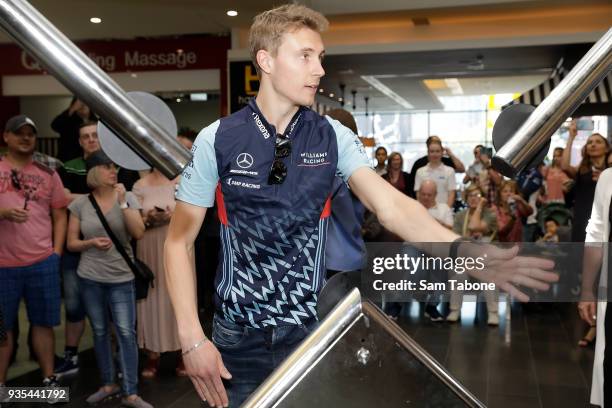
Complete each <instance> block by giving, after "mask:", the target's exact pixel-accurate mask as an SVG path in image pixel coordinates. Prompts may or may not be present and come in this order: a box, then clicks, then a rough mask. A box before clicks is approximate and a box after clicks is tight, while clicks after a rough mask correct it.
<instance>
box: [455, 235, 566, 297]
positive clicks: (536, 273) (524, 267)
mask: <svg viewBox="0 0 612 408" xmlns="http://www.w3.org/2000/svg"><path fill="white" fill-rule="evenodd" d="M464 245H466V246H468V248H467V251H466V252H467V253H470V254H471V253H473V255H471V256H474V257H477V256H482V255H483V254H486V258H485V259H486V261H485V268H484V269H482V270H477V269H472V270H470V271H468V273H469V274H470V275H472V276H474V277H475V278H477V279H479V280H481V281H486V282H492V283H495V285H496V286H497V287H498V288H499V289H501V290H503V291H504V292H507V293H508V294H510V295H511V296H513V297H515V298H516V299H517V300H519V301H521V302H528V301H529V296H527V295H526V294H525V293H524V292H522V291H521V289H519V287H520V286H524V287H527V288H531V289H535V290H539V291H546V290H548V289H549V288H550V285H549V284H550V283H553V282H557V281H558V280H559V276H558V275H557V274H556V273H554V272H551V270H552V268H553V267H554V266H555V263H554V262H553V261H551V260H549V259H542V258H536V257H527V256H518V250H519V248H518V246H514V247H512V248H508V249H502V248H497V247H496V246H494V245H486V246H480V245H477V244H464ZM461 252H463V250H462V251H461Z"/></svg>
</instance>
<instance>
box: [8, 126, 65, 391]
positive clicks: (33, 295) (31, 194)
mask: <svg viewBox="0 0 612 408" xmlns="http://www.w3.org/2000/svg"><path fill="white" fill-rule="evenodd" d="M36 133H37V129H36V125H35V124H34V122H33V121H32V120H31V119H30V118H28V117H26V116H25V115H19V116H15V117H12V118H11V119H9V120H8V121H7V123H6V126H5V129H4V134H3V138H4V142H5V143H6V144H7V154H6V156H4V157H2V158H0V231H2V235H3V237H4V239H2V240H0V309H2V311H3V314H4V325H5V328H6V329H7V332H8V333H7V334H8V336H7V341H6V344H5V345H2V346H0V386H1V385H3V384H4V383H5V382H6V375H7V371H8V365H9V360H10V356H11V351H12V348H13V341H14V340H13V335H12V333H11V332H12V330H13V328H14V326H15V321H16V319H17V314H18V310H19V304H20V302H21V298H22V297H23V298H25V302H26V306H27V310H28V318H29V320H30V324H31V326H32V344H33V346H34V351H35V353H36V357H37V358H38V362H39V364H40V368H41V371H42V374H43V377H44V379H43V384H44V385H45V386H55V385H57V381H56V378H55V376H54V375H53V360H54V346H55V338H54V334H53V326H57V325H58V324H59V323H60V304H61V298H60V277H59V263H60V256H61V254H62V250H63V247H64V240H65V237H66V219H67V218H66V204H67V202H66V196H65V194H64V187H63V185H62V182H61V180H60V177H59V176H58V174H57V173H56V172H55V171H54V170H52V169H50V168H48V167H47V166H45V165H43V164H41V163H38V162H36V161H34V160H33V159H32V157H33V153H34V149H35V146H36Z"/></svg>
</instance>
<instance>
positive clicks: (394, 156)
mask: <svg viewBox="0 0 612 408" xmlns="http://www.w3.org/2000/svg"><path fill="white" fill-rule="evenodd" d="M403 168H404V158H403V157H402V155H401V154H400V153H399V152H393V153H391V154H390V155H389V159H388V160H387V173H385V175H384V176H383V178H384V179H385V180H387V181H388V182H389V183H391V185H392V186H393V187H395V188H397V189H398V190H399V191H401V192H402V193H404V194H406V195H408V173H406V172H405V171H403Z"/></svg>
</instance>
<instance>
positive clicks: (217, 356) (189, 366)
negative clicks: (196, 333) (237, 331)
mask: <svg viewBox="0 0 612 408" xmlns="http://www.w3.org/2000/svg"><path fill="white" fill-rule="evenodd" d="M183 362H184V363H185V368H186V370H187V375H189V378H190V379H191V382H192V383H193V385H194V386H195V389H196V391H197V392H198V394H199V395H200V398H202V400H204V401H207V402H208V405H210V406H211V407H227V406H228V405H229V401H228V398H227V393H226V392H225V387H224V386H223V382H222V381H221V378H223V379H226V380H229V379H231V378H232V375H231V374H230V372H229V371H227V368H225V366H224V365H223V360H222V359H221V353H219V350H217V348H216V347H215V345H214V344H212V342H211V341H209V340H206V342H205V343H204V344H203V345H202V347H199V348H197V349H195V350H193V351H191V352H189V353H187V354H185V355H184V356H183Z"/></svg>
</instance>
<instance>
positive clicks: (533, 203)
mask: <svg viewBox="0 0 612 408" xmlns="http://www.w3.org/2000/svg"><path fill="white" fill-rule="evenodd" d="M568 130H569V136H568V140H567V146H566V147H565V148H561V147H557V148H555V149H554V150H553V152H552V158H551V159H550V163H549V164H547V165H545V164H544V163H541V164H540V165H539V166H538V167H537V168H534V169H529V170H526V171H524V172H523V173H521V174H519V176H518V177H517V178H516V180H509V179H506V178H505V177H503V176H502V175H501V174H500V173H499V172H497V171H495V169H493V168H492V166H491V150H490V149H488V148H486V147H485V146H483V145H477V146H475V147H474V150H473V153H474V161H473V163H471V164H469V165H468V166H467V169H466V168H465V166H464V164H463V163H462V162H461V160H460V159H458V158H457V157H456V156H455V155H454V154H453V153H452V152H451V150H450V149H449V148H448V147H445V146H443V144H442V141H441V139H440V138H439V137H437V136H430V137H429V138H427V140H426V142H425V144H426V148H427V156H424V157H421V158H419V159H418V160H416V161H415V163H414V165H413V166H412V169H411V170H410V172H409V173H407V172H405V171H404V165H403V159H402V155H401V153H399V152H392V153H390V154H388V153H387V149H386V148H385V147H383V146H378V147H377V148H376V149H375V155H374V157H375V161H376V165H375V166H374V169H375V171H376V173H377V174H379V175H381V176H382V177H383V178H384V179H385V180H387V181H388V182H389V183H391V185H393V186H394V187H395V188H396V189H398V190H399V191H401V192H402V193H403V194H406V195H408V196H411V197H414V198H416V199H417V200H418V201H419V202H420V203H421V204H422V205H423V206H424V207H425V208H426V209H427V210H428V212H429V213H430V214H431V215H432V216H433V217H434V218H435V219H436V220H438V222H439V223H440V224H441V225H443V226H445V227H446V228H449V229H452V230H453V231H454V232H456V233H457V234H460V235H461V236H463V237H465V238H470V239H473V240H476V241H481V242H509V243H513V242H584V241H585V235H586V227H587V223H588V221H589V217H590V215H591V214H590V213H591V206H592V204H593V199H594V195H595V188H596V185H597V181H598V178H599V176H600V174H601V172H602V171H603V170H605V169H606V168H608V167H610V166H612V152H611V150H610V146H609V143H608V141H607V140H606V138H605V137H604V136H602V135H601V134H599V133H593V134H592V135H590V136H589V137H588V138H587V141H586V144H585V145H584V147H583V148H582V156H581V159H580V162H579V165H578V166H576V167H574V166H572V165H571V164H570V163H571V161H570V160H571V151H572V146H573V144H574V140H575V138H576V135H577V129H576V122H575V121H572V122H571V124H570V126H569V129H568ZM460 173H465V175H464V177H463V179H462V183H457V182H456V180H457V179H458V178H457V176H456V175H457V174H460ZM363 232H364V235H363V236H364V239H365V240H366V241H392V240H393V238H394V237H393V236H390V235H389V234H388V232H386V231H385V230H384V228H381V227H380V225H378V224H377V222H376V220H375V219H373V217H372V216H371V214H367V213H366V215H365V223H364V228H363ZM451 274H452V272H451ZM449 277H450V276H449ZM452 277H453V278H458V276H456V275H453V276H452ZM485 297H486V303H487V309H488V312H489V313H488V319H487V322H488V324H490V325H497V324H498V323H499V317H498V314H497V300H498V299H497V298H496V297H494V296H492V294H491V293H489V292H487V293H485ZM462 298H463V296H462V295H461V294H460V293H457V292H453V293H451V296H450V305H449V306H450V307H449V310H450V311H449V313H448V314H447V315H446V316H443V315H442V314H441V313H440V311H439V310H438V308H437V307H436V304H435V303H433V304H432V303H431V302H427V304H426V306H425V315H426V316H427V317H429V318H430V319H431V320H432V321H443V320H446V321H449V322H456V321H458V320H459V319H460V309H461V303H462ZM400 310H401V308H400V307H399V305H398V304H397V303H395V302H390V303H389V304H388V305H387V309H386V311H387V313H388V314H389V315H390V316H391V317H392V318H394V319H396V318H397V316H398V314H399V313H400ZM594 338H595V329H594V326H592V327H590V328H589V330H587V333H586V334H585V336H584V338H583V339H581V340H580V342H579V345H580V346H583V347H584V346H588V345H590V344H591V343H593V341H594Z"/></svg>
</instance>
